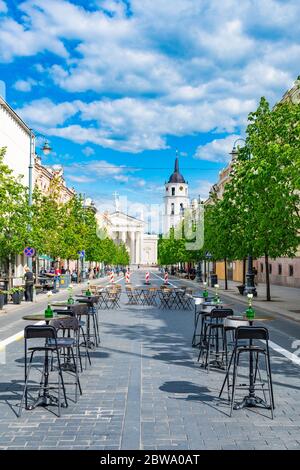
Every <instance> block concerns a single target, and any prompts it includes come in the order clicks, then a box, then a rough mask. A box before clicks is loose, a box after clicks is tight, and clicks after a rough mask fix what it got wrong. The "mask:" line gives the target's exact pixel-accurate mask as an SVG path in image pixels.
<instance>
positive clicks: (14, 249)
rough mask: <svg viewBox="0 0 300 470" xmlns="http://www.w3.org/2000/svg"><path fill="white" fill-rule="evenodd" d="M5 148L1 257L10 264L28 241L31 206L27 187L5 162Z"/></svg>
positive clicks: (0, 170)
mask: <svg viewBox="0 0 300 470" xmlns="http://www.w3.org/2000/svg"><path fill="white" fill-rule="evenodd" d="M5 150H6V149H5V148H1V149H0V259H1V260H2V261H3V262H6V263H7V265H8V271H9V272H8V274H9V281H10V282H11V276H12V272H11V269H12V262H13V258H14V256H15V255H16V254H21V253H22V251H23V249H24V248H25V246H26V244H27V243H28V223H29V208H28V200H27V191H26V187H25V186H24V185H23V184H22V182H21V178H16V177H15V176H14V175H13V172H12V170H11V169H10V168H9V167H8V166H7V165H6V164H5V163H4V155H5Z"/></svg>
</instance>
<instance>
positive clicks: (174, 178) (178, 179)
mask: <svg viewBox="0 0 300 470" xmlns="http://www.w3.org/2000/svg"><path fill="white" fill-rule="evenodd" d="M185 182H186V181H185V179H184V177H183V176H182V175H181V174H180V171H179V162H178V158H176V159H175V167H174V171H173V173H172V174H171V176H170V178H169V181H168V183H185Z"/></svg>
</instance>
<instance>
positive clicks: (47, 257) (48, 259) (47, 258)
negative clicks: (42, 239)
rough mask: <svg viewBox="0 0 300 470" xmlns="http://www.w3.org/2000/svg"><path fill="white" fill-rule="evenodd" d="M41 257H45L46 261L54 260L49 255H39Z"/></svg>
mask: <svg viewBox="0 0 300 470" xmlns="http://www.w3.org/2000/svg"><path fill="white" fill-rule="evenodd" d="M39 259H45V260H46V261H54V259H53V258H50V256H48V255H39Z"/></svg>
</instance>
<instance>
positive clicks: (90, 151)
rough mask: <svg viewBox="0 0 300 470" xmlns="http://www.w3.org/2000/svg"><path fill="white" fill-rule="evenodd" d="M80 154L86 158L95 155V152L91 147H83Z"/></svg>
mask: <svg viewBox="0 0 300 470" xmlns="http://www.w3.org/2000/svg"><path fill="white" fill-rule="evenodd" d="M82 153H83V154H84V155H85V156H86V157H90V156H91V155H94V154H95V150H94V149H93V148H92V147H84V149H82Z"/></svg>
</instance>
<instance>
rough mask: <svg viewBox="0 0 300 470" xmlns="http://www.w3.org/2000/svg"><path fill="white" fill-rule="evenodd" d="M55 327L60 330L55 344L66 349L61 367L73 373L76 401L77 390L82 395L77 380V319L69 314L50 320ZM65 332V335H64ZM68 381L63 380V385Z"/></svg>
mask: <svg viewBox="0 0 300 470" xmlns="http://www.w3.org/2000/svg"><path fill="white" fill-rule="evenodd" d="M50 325H51V326H53V327H54V328H55V329H56V332H59V331H60V332H61V333H62V336H58V337H57V338H56V340H55V341H56V344H57V346H58V347H59V348H62V350H63V351H65V350H66V351H67V354H66V355H65V359H66V362H65V363H64V364H62V368H63V369H64V370H67V371H69V372H72V373H74V374H75V381H74V382H72V383H74V384H75V402H77V397H78V390H79V393H80V395H82V389H81V385H80V380H79V358H80V346H79V328H80V326H79V321H78V319H77V318H76V317H75V316H70V317H69V318H65V319H63V320H60V319H59V317H58V318H55V319H53V320H51V323H50ZM66 334H67V336H66ZM53 342H54V340H53V339H50V340H49V341H48V345H53ZM68 384H69V382H66V381H65V385H68Z"/></svg>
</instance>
